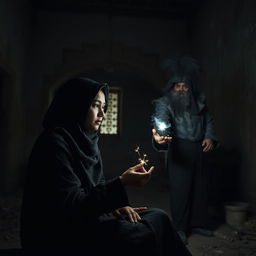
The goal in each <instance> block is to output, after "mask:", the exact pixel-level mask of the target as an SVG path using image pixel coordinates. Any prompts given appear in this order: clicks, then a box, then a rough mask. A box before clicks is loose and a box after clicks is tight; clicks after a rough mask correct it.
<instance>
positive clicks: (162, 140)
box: [152, 129, 172, 145]
mask: <svg viewBox="0 0 256 256" xmlns="http://www.w3.org/2000/svg"><path fill="white" fill-rule="evenodd" d="M152 134H153V137H154V140H155V141H156V143H158V144H160V145H163V144H167V143H169V142H171V141H172V137H170V136H161V135H160V134H159V133H158V132H157V131H156V129H152Z"/></svg>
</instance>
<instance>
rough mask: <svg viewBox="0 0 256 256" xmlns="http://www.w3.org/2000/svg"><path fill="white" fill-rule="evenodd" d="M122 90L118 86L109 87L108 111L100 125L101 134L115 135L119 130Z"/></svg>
mask: <svg viewBox="0 0 256 256" xmlns="http://www.w3.org/2000/svg"><path fill="white" fill-rule="evenodd" d="M121 103H122V90H121V88H119V87H110V88H109V101H108V111H107V114H106V117H105V120H104V121H103V123H102V125H101V127H100V133H101V134H110V135H117V134H120V131H121Z"/></svg>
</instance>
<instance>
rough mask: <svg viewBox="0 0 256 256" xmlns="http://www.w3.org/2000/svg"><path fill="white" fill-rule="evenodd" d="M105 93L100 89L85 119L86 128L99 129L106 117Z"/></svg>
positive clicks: (89, 129)
mask: <svg viewBox="0 0 256 256" xmlns="http://www.w3.org/2000/svg"><path fill="white" fill-rule="evenodd" d="M105 105H106V100H105V94H104V93H103V92H102V91H99V92H98V94H97V95H96V96H95V98H94V100H93V102H92V104H91V106H90V108H89V111H88V113H87V116H86V120H85V129H86V130H87V131H97V130H98V129H99V127H100V125H101V123H102V121H103V119H104V117H105V112H104V110H105Z"/></svg>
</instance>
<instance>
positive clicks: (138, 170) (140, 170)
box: [119, 163, 155, 187]
mask: <svg viewBox="0 0 256 256" xmlns="http://www.w3.org/2000/svg"><path fill="white" fill-rule="evenodd" d="M154 168H155V167H154V166H152V167H150V169H149V170H148V171H147V170H145V168H144V164H143V163H142V164H138V165H135V166H133V167H130V168H129V169H128V170H126V171H125V172H124V173H122V175H121V176H119V178H120V180H121V182H122V183H123V184H124V185H126V186H136V187H141V186H143V185H145V184H147V183H148V182H149V180H150V178H151V173H152V171H153V170H154Z"/></svg>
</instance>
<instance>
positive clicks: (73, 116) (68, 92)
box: [43, 77, 109, 185]
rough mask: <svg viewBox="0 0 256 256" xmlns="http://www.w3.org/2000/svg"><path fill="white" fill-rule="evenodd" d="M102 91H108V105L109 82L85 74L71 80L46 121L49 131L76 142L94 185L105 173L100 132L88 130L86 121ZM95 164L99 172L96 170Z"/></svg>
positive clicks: (57, 95)
mask: <svg viewBox="0 0 256 256" xmlns="http://www.w3.org/2000/svg"><path fill="white" fill-rule="evenodd" d="M100 90H102V91H103V93H104V94H105V98H106V106H107V100H108V94H109V92H108V85H107V84H106V83H99V82H96V81H94V80H91V79H88V78H84V77H79V78H74V79H71V80H68V81H67V82H66V83H65V84H63V85H62V86H61V87H60V88H59V89H58V90H57V92H56V94H55V97H54V99H53V101H52V103H51V105H50V107H49V109H48V111H47V112H46V114H45V117H44V120H43V127H44V128H45V131H46V132H47V131H49V132H51V131H52V130H54V131H55V132H57V133H60V134H61V135H62V136H63V137H65V138H66V140H68V141H70V145H73V150H74V151H76V152H78V154H79V155H80V156H81V158H82V159H83V162H84V165H85V166H86V168H87V169H88V170H91V171H89V172H90V173H88V175H89V176H90V180H91V183H92V184H94V185H96V184H97V183H98V182H99V181H100V179H101V176H102V175H103V174H102V163H101V156H100V152H99V149H98V133H97V132H96V131H92V132H90V131H86V130H85V129H84V124H85V119H86V116H87V113H88V110H89V108H90V106H91V103H92V101H93V99H94V98H95V96H96V95H97V93H98V92H99V91H100ZM106 108H107V107H106ZM93 166H94V167H93ZM92 167H93V168H94V169H95V168H96V169H98V170H99V172H94V171H93V170H92ZM95 175H96V176H95Z"/></svg>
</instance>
